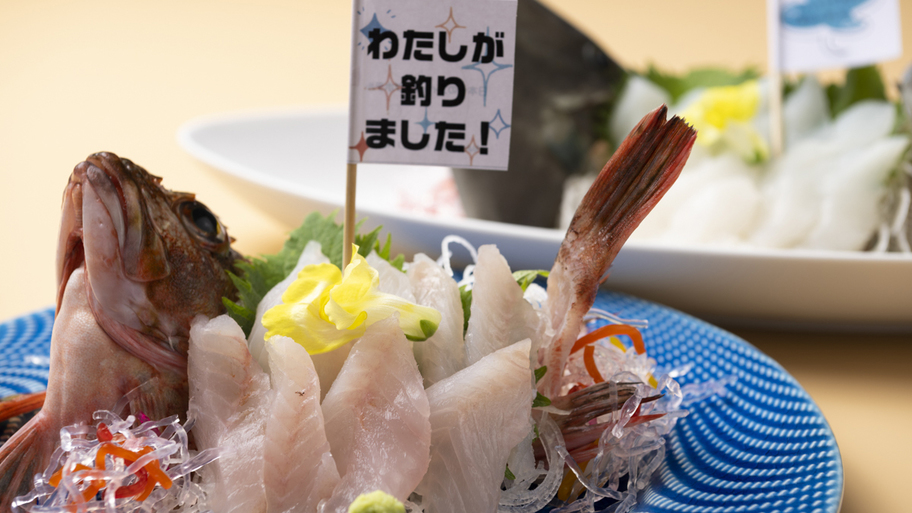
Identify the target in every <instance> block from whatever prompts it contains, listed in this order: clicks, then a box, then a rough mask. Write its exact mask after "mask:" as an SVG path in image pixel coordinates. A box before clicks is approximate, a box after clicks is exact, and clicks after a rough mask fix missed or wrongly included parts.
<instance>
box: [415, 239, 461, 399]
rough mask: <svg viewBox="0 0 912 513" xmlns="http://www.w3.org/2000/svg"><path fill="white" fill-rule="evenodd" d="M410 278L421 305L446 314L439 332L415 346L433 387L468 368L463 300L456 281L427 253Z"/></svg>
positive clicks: (418, 260) (419, 258)
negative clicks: (466, 365)
mask: <svg viewBox="0 0 912 513" xmlns="http://www.w3.org/2000/svg"><path fill="white" fill-rule="evenodd" d="M408 278H409V281H410V282H411V286H412V292H413V293H414V295H415V300H416V301H417V302H418V304H420V305H423V306H429V307H431V308H435V309H437V311H439V312H440V315H441V316H442V318H441V320H440V325H439V326H438V327H437V332H436V333H434V334H433V335H432V336H431V337H429V338H428V339H427V340H425V341H424V342H417V343H415V344H413V345H412V350H413V351H414V353H415V359H416V360H417V361H418V369H419V370H420V371H421V375H422V376H424V386H425V387H429V386H431V385H433V384H434V383H436V382H438V381H440V380H441V379H443V378H446V377H449V376H451V375H452V374H453V373H455V372H456V371H458V370H461V369H463V368H464V367H465V339H464V338H463V326H464V324H465V320H464V319H465V317H464V315H463V311H462V300H461V299H460V296H459V286H458V285H457V284H456V281H455V280H453V278H452V277H451V276H450V275H449V274H447V272H446V271H444V270H443V268H442V267H440V266H439V265H437V262H435V261H433V260H431V259H430V258H429V257H428V256H427V255H424V254H421V253H419V254H417V255H415V259H414V261H413V262H412V264H411V265H410V266H409V268H408Z"/></svg>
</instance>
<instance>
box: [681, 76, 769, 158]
mask: <svg viewBox="0 0 912 513" xmlns="http://www.w3.org/2000/svg"><path fill="white" fill-rule="evenodd" d="M759 105H760V87H759V85H758V84H757V81H756V80H749V81H747V82H744V83H743V84H740V85H735V86H723V87H710V88H708V89H706V91H704V92H703V94H702V95H701V96H700V97H699V98H698V99H697V100H696V101H694V102H693V103H691V104H690V105H689V106H688V107H687V108H686V109H684V111H683V112H682V113H681V117H683V118H684V119H686V120H687V122H688V123H690V124H692V125H693V127H694V128H696V129H697V142H698V143H699V144H701V145H703V146H707V147H710V148H713V149H716V150H721V149H724V148H728V149H730V150H732V151H734V152H735V153H737V154H738V155H740V156H741V157H742V158H744V159H745V160H747V161H749V162H760V161H763V160H766V159H767V158H768V157H769V148H768V147H767V144H766V141H764V140H763V138H762V137H761V136H760V134H759V133H757V131H756V130H755V129H754V128H753V127H752V126H751V124H750V123H751V120H752V119H753V118H754V116H756V114H757V108H758V107H759Z"/></svg>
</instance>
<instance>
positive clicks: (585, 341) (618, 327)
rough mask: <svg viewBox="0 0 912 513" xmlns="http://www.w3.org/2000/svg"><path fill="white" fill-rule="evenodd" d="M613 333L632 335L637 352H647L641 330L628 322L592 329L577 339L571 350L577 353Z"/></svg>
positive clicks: (631, 338)
mask: <svg viewBox="0 0 912 513" xmlns="http://www.w3.org/2000/svg"><path fill="white" fill-rule="evenodd" d="M612 335H627V336H628V337H630V340H632V341H633V347H634V349H636V352H637V353H639V354H645V353H646V345H645V344H643V335H642V334H640V330H638V329H636V328H634V327H633V326H628V325H627V324H608V325H606V326H602V327H601V328H598V329H597V330H594V331H592V332H591V333H587V334H585V335H583V336H582V337H580V338H579V339H577V341H576V343H575V344H573V348H572V349H571V350H570V352H571V353H575V352H577V351H579V350H580V349H582V348H583V347H585V346H587V345H589V344H592V343H594V342H596V341H598V340H601V339H603V338H605V337H610V336H612Z"/></svg>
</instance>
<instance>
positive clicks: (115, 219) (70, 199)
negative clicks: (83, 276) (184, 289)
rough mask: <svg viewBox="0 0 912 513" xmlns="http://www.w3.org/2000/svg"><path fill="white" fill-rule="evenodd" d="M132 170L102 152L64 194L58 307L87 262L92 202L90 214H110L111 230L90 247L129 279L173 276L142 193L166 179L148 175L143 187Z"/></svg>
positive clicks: (77, 169) (77, 170)
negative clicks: (87, 219)
mask: <svg viewBox="0 0 912 513" xmlns="http://www.w3.org/2000/svg"><path fill="white" fill-rule="evenodd" d="M131 166H132V163H130V162H128V161H123V160H122V159H120V158H119V157H117V156H116V155H114V154H113V153H107V152H101V153H95V154H93V155H90V156H89V157H88V158H87V159H86V160H85V161H83V162H80V163H79V164H77V165H76V167H75V169H73V173H72V174H71V175H70V180H69V183H68V184H67V187H66V189H65V190H64V195H63V213H62V216H61V224H60V235H59V239H58V244H57V248H58V249H57V284H58V292H57V308H58V309H59V308H60V304H61V301H62V298H63V291H64V290H65V288H66V283H67V281H68V280H69V277H70V275H72V273H73V271H74V270H75V269H78V268H79V267H80V266H81V265H84V264H85V262H86V230H85V225H84V223H85V216H86V215H87V210H86V208H87V201H88V209H89V211H88V215H93V213H94V214H96V215H99V216H105V215H106V220H105V224H106V225H108V226H107V229H110V230H111V231H110V232H109V233H95V235H96V236H95V237H94V239H93V240H92V241H89V245H90V246H92V247H93V248H98V250H99V251H98V252H102V253H105V255H104V258H106V259H107V260H114V259H116V260H118V261H119V262H120V267H121V269H119V271H122V273H123V275H124V277H126V278H128V279H129V280H131V281H133V282H139V283H143V282H150V281H154V280H159V279H162V278H164V277H166V276H167V275H168V274H169V273H170V266H169V264H168V261H167V259H166V254H165V251H164V248H163V247H162V243H161V240H160V239H159V237H158V236H157V235H156V233H155V232H156V231H155V228H154V226H153V225H152V222H151V220H150V219H149V218H148V216H147V215H145V212H146V206H145V198H144V197H143V189H144V188H147V187H149V186H150V185H154V186H157V185H158V182H159V181H160V180H161V179H160V178H158V177H155V176H152V175H148V174H147V173H144V174H145V176H147V177H148V178H147V179H146V180H145V181H151V183H148V184H147V183H143V180H140V179H138V176H137V175H138V173H137V172H135V170H133V169H132V168H131ZM87 198H88V199H87ZM99 203H100V204H99ZM102 210H103V211H104V212H102ZM89 231H90V232H91V231H92V229H91V228H90V230H89ZM95 232H98V230H95Z"/></svg>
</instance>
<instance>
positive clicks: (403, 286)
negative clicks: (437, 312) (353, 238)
mask: <svg viewBox="0 0 912 513" xmlns="http://www.w3.org/2000/svg"><path fill="white" fill-rule="evenodd" d="M365 260H367V263H368V264H370V266H371V267H373V268H374V269H376V271H377V274H378V275H379V278H380V285H379V286H378V287H377V288H378V289H379V290H380V292H383V293H386V294H393V295H395V296H399V297H401V298H402V299H405V300H406V301H409V302H411V303H414V302H415V296H414V295H413V294H412V284H411V283H409V278H408V276H407V275H406V274H405V273H404V272H402V271H400V270H399V269H396V268H395V267H393V264H391V263H389V262H388V261H386V260H384V259H382V258H380V257H379V256H378V255H377V253H376V252H374V251H371V253H370V255H367V258H365Z"/></svg>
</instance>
